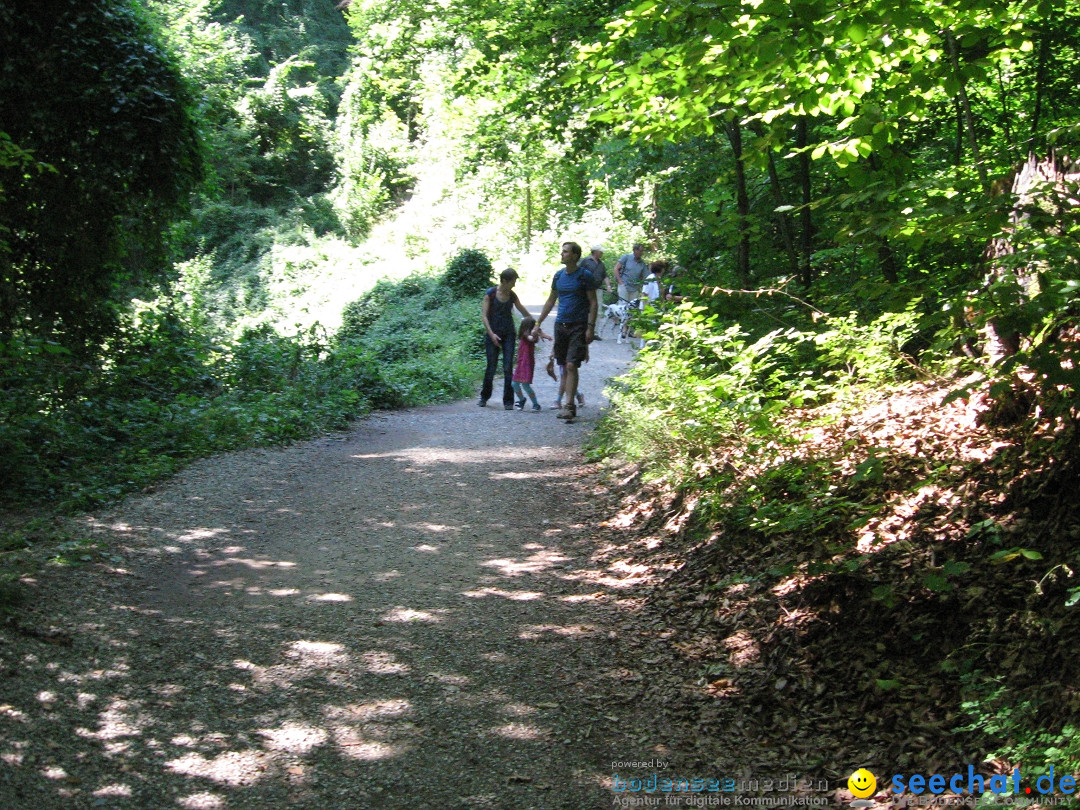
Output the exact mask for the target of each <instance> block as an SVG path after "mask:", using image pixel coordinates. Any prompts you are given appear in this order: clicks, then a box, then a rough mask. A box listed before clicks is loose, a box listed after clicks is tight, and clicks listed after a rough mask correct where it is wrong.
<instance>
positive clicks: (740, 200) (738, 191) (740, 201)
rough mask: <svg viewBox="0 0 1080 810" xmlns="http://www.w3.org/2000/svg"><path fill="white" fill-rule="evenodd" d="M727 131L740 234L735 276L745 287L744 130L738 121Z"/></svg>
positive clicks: (747, 249)
mask: <svg viewBox="0 0 1080 810" xmlns="http://www.w3.org/2000/svg"><path fill="white" fill-rule="evenodd" d="M725 129H726V130H727V136H728V141H729V142H730V143H731V152H732V154H733V155H734V157H735V217H736V227H737V229H738V233H739V242H738V245H737V246H736V248H735V274H736V276H737V277H738V279H739V283H740V284H742V285H743V286H744V287H745V286H749V284H750V195H749V194H748V193H747V191H746V166H745V165H744V164H743V159H742V158H743V148H742V129H740V127H739V122H738V121H730V122H728V123H727V124H726V125H725Z"/></svg>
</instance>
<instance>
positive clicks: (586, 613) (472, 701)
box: [0, 339, 665, 810]
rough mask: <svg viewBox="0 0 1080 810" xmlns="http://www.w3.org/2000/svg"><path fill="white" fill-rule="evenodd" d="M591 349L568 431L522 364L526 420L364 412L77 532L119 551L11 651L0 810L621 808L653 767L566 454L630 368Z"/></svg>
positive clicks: (578, 468)
mask: <svg viewBox="0 0 1080 810" xmlns="http://www.w3.org/2000/svg"><path fill="white" fill-rule="evenodd" d="M544 352H545V354H544V356H545V357H546V349H545V350H544ZM592 354H593V357H592V361H591V362H590V363H589V364H588V366H586V367H585V369H584V371H583V373H582V380H583V391H584V394H585V397H586V400H587V404H586V407H585V408H584V409H583V410H582V411H581V412H580V413H581V415H580V418H579V419H578V421H577V423H576V424H573V425H565V424H563V423H562V422H560V421H558V420H557V419H556V418H555V415H554V412H553V411H552V410H551V409H550V405H551V404H552V400H553V399H554V391H555V388H554V384H553V383H551V381H550V380H548V379H547V378H546V377H544V376H543V370H542V368H538V369H537V390H538V393H539V395H540V396H541V403H542V404H543V405H544V407H545V410H544V412H542V413H530V412H528V411H526V412H517V411H512V412H507V411H504V410H503V409H502V408H501V406H498V407H488V408H485V409H481V408H478V407H477V406H476V403H475V400H469V401H465V402H459V403H454V404H451V405H446V406H437V407H429V408H422V409H415V410H409V411H402V412H395V413H387V414H380V415H375V416H372V417H370V418H368V419H365V420H363V421H362V422H360V423H358V424H357V425H356V427H355V429H354V430H352V431H350V432H349V433H347V434H344V435H340V436H335V437H331V438H325V439H321V440H318V441H314V442H310V443H305V444H302V445H297V446H293V447H289V448H286V449H282V450H274V451H265V450H259V451H246V452H241V453H236V454H231V455H228V456H222V457H216V458H213V459H208V460H206V461H204V462H201V463H198V464H196V465H193V466H192V467H190V468H189V469H188V470H186V471H185V472H184V473H182V474H180V475H178V476H177V477H176V478H174V479H173V480H171V481H170V482H168V483H167V484H166V485H163V486H162V487H161V488H160V489H158V490H157V491H155V492H153V493H151V494H148V495H144V496H141V497H139V498H134V499H130V500H128V501H126V502H124V503H123V504H121V505H119V506H118V507H116V508H115V509H114V510H113V511H112V512H111V513H109V514H102V515H97V516H95V517H94V518H90V519H89V521H90V523H91V524H92V525H93V526H94V530H95V531H97V532H98V533H100V534H102V535H108V536H109V537H110V538H113V539H115V543H116V544H118V545H119V547H120V548H122V549H123V551H121V552H118V553H117V554H114V555H112V556H111V558H109V557H106V558H102V559H98V560H95V561H94V562H91V563H86V564H84V565H82V566H79V567H78V568H76V569H74V570H68V571H64V570H60V571H55V572H54V573H51V574H49V575H48V576H45V577H42V579H41V581H40V582H39V583H37V585H36V588H37V590H38V593H37V595H36V596H35V598H34V601H33V604H32V605H31V606H30V607H29V614H30V621H29V622H28V623H29V624H35V623H36V624H37V626H42V627H45V626H53V627H56V628H57V631H56V632H55V633H54V634H50V633H44V634H41V635H39V636H37V637H34V638H22V637H17V638H15V639H12V638H11V637H7V638H6V642H5V643H0V655H2V656H3V657H2V659H0V661H2V664H0V695H2V698H0V704H2V705H0V807H4V808H61V807H62V808H84V807H85V808H94V807H108V808H172V807H179V808H275V807H305V808H308V807H309V808H320V809H327V808H329V809H334V808H524V809H527V810H529V809H535V810H539V809H541V808H544V809H545V810H546V809H547V808H574V809H575V810H580V809H582V808H609V807H612V806H613V794H612V793H611V791H610V788H609V786H608V784H607V780H609V779H610V777H611V773H612V767H611V766H612V762H613V761H626V760H631V761H638V762H641V761H651V760H654V759H657V758H659V759H663V758H664V756H665V749H664V747H663V745H662V742H661V740H660V738H659V737H658V736H657V734H658V732H657V731H656V729H655V728H653V727H652V726H653V721H654V720H655V718H656V716H657V712H656V711H655V710H650V709H649V708H648V707H647V706H642V705H641V700H640V698H641V697H642V695H643V687H642V684H641V678H642V676H641V674H640V673H639V672H638V671H636V669H635V656H634V655H633V654H632V645H631V644H630V640H628V639H627V638H626V637H625V634H624V633H623V632H621V631H618V630H617V629H616V625H615V624H613V621H614V618H615V614H616V613H617V612H618V611H617V609H616V608H615V605H616V604H617V603H618V601H619V600H620V598H622V597H623V596H625V593H626V592H625V590H623V589H622V588H621V586H622V585H623V584H624V583H620V582H618V581H617V579H616V578H613V577H612V576H611V573H610V572H608V571H605V570H602V569H601V567H600V566H598V565H597V564H596V563H594V562H593V560H592V557H593V554H594V553H595V551H596V546H597V533H596V532H595V531H594V530H593V528H592V527H594V526H595V525H596V522H597V521H598V520H599V519H601V518H602V517H603V515H602V511H603V505H602V504H600V503H598V502H596V501H595V499H594V498H593V495H592V493H591V492H590V490H589V487H588V483H589V479H587V478H586V477H585V475H586V468H585V466H584V465H583V461H582V457H581V450H580V448H581V443H582V440H583V437H584V436H585V434H586V433H587V431H589V430H590V429H591V428H592V426H593V425H594V424H595V420H596V419H597V418H598V416H599V411H600V408H599V407H598V406H599V405H600V404H601V392H602V390H603V383H604V380H605V379H606V378H608V377H610V376H613V375H615V374H616V373H618V372H619V371H621V370H623V369H624V368H625V367H626V366H627V364H628V363H629V362H630V360H631V358H632V350H631V349H630V347H629V346H626V345H617V344H616V343H615V341H614V340H610V339H609V340H605V341H603V342H602V343H597V344H594V346H593V353H592ZM490 404H491V405H495V406H497V405H498V403H497V399H496V398H493V399H492V401H491V403H490Z"/></svg>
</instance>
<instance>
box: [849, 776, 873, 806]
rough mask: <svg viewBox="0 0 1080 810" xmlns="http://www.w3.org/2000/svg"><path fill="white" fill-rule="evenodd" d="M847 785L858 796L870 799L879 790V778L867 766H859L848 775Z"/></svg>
mask: <svg viewBox="0 0 1080 810" xmlns="http://www.w3.org/2000/svg"><path fill="white" fill-rule="evenodd" d="M847 786H848V790H850V791H851V793H852V795H854V796H855V797H856V798H859V799H869V798H870V797H871V796H873V795H874V793H875V791H877V778H876V777H875V776H874V775H873V774H872V773H870V771H868V770H866V768H859V770H857V771H855V773H853V774H852V775H851V776H849V777H848V780H847Z"/></svg>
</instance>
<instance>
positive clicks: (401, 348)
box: [0, 276, 483, 512]
mask: <svg viewBox="0 0 1080 810" xmlns="http://www.w3.org/2000/svg"><path fill="white" fill-rule="evenodd" d="M187 292H188V293H190V291H187ZM372 302H374V303H372ZM361 310H362V311H364V312H365V313H366V314H365V316H364V327H363V328H362V329H359V328H356V327H357V324H356V322H355V319H354V320H353V321H350V319H349V313H355V312H357V311H361ZM481 348H482V344H481V338H480V330H479V328H478V326H477V318H476V303H475V301H474V300H472V299H471V298H470V299H462V298H459V297H457V296H456V295H455V294H454V292H453V291H452V290H451V289H450V288H448V287H447V286H446V285H444V284H443V283H442V282H441V281H440V280H439V279H438V278H433V277H425V276H412V277H409V278H407V279H404V280H402V281H399V282H388V281H387V282H380V283H379V284H378V285H377V286H376V288H375V290H373V291H372V292H371V293H369V294H367V295H366V296H365V298H364V299H362V301H361V302H358V303H354V304H352V305H350V306H349V307H347V312H346V319H345V326H344V327H343V328H342V329H341V330H340V331H339V333H338V334H336V335H328V334H327V333H326V332H325V330H323V329H322V328H321V327H320V326H319V325H318V324H315V325H313V326H311V327H308V328H305V329H302V330H299V331H297V332H296V333H295V334H291V335H283V334H280V333H279V332H277V331H276V330H275V329H274V328H272V327H271V326H268V325H262V326H256V327H250V328H247V329H244V330H243V331H242V332H241V333H240V334H239V335H236V336H235V337H232V336H229V335H228V334H227V333H226V332H225V331H224V330H223V329H221V328H219V327H215V326H214V325H213V324H211V323H209V322H208V321H207V319H206V317H205V313H204V312H203V311H202V310H201V309H200V308H199V307H198V296H197V295H196V296H191V295H190V294H186V295H184V296H180V295H177V296H174V297H170V298H163V299H161V300H159V301H157V302H154V303H152V304H143V305H141V307H140V308H138V309H137V310H135V311H133V312H132V313H130V315H129V316H128V318H127V320H126V322H125V324H124V327H123V328H122V329H121V330H120V331H119V332H118V333H117V334H116V335H115V336H114V337H113V338H112V339H111V340H110V341H109V342H108V343H107V344H106V345H104V346H103V347H101V350H100V351H99V352H97V353H95V354H94V355H93V356H90V357H82V358H79V357H75V356H73V355H72V354H71V353H69V352H68V351H66V350H65V349H63V348H61V347H60V346H59V345H57V344H55V343H51V342H49V341H46V340H40V339H30V338H18V339H12V340H10V341H8V342H6V343H3V344H0V387H2V388H3V390H4V397H3V399H2V401H0V455H2V456H3V458H4V465H3V467H2V468H0V505H3V506H4V507H6V508H8V509H34V510H36V511H41V510H43V509H44V510H49V509H54V510H58V511H60V512H70V511H72V510H77V509H88V508H91V507H93V506H95V505H97V504H101V503H104V502H107V501H110V500H114V499H116V498H118V497H120V496H122V495H124V494H125V493H128V492H131V491H134V490H139V489H143V488H145V487H147V486H149V485H151V484H153V483H154V482H155V481H158V480H160V479H161V478H163V477H164V476H167V475H169V474H171V473H173V472H175V471H176V470H177V469H179V468H180V467H182V466H183V465H184V464H186V463H188V462H189V461H191V460H192V459H195V458H200V457H204V456H208V455H210V454H213V453H217V452H221V451H225V450H234V449H239V448H243V447H252V446H266V445H279V444H284V443H287V442H292V441H295V440H298V439H303V438H307V437H311V436H314V435H317V434H319V433H322V432H325V431H330V430H339V429H342V428H344V427H345V426H346V425H347V423H348V422H349V420H351V419H354V418H355V417H357V416H359V415H361V414H364V413H366V412H368V411H370V410H372V409H378V408H399V407H407V406H415V405H423V404H427V403H433V402H442V401H448V400H451V399H454V398H458V397H461V396H463V395H465V394H466V393H467V392H468V390H469V389H470V387H471V386H472V385H473V383H474V382H475V378H476V377H477V375H478V373H479V369H481V368H482V365H483V364H482V361H481V359H480V357H481V353H482V352H481Z"/></svg>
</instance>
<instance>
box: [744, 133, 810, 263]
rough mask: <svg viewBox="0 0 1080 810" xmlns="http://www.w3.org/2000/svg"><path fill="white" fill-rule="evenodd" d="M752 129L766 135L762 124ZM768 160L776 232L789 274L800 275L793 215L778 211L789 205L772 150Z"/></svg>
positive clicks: (760, 135)
mask: <svg viewBox="0 0 1080 810" xmlns="http://www.w3.org/2000/svg"><path fill="white" fill-rule="evenodd" d="M752 129H753V130H754V134H755V135H757V136H758V137H759V138H760V137H762V135H763V134H764V127H762V125H761V122H760V121H757V122H755V124H754V125H753V127H752ZM767 158H768V163H769V166H768V170H769V189H770V190H771V191H772V198H773V214H774V216H775V217H776V230H777V231H778V232H779V233H780V241H781V242H783V244H784V252H785V253H786V254H787V257H788V272H789V273H791V275H793V276H795V275H798V273H799V257H798V254H797V253H796V251H795V238H794V236H793V235H792V227H791V215H790V214H788V213H787V211H777V210H776V209H777V208H780V207H782V206H784V205H786V204H787V201H786V200H785V199H784V189H783V187H782V186H781V185H780V173H779V172H778V171H777V169H776V158H774V157H773V152H772V150H771V149H770V150H769V153H768V155H767Z"/></svg>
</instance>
